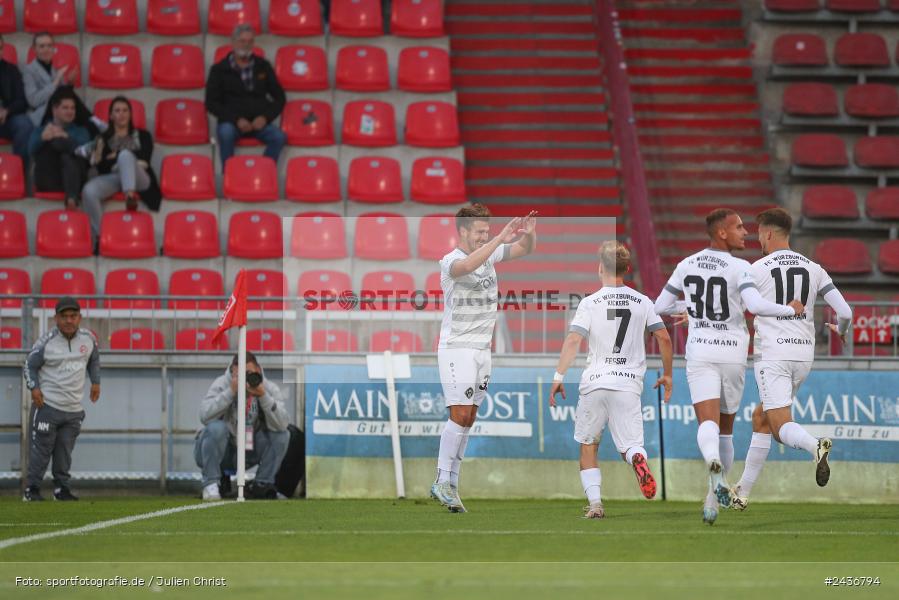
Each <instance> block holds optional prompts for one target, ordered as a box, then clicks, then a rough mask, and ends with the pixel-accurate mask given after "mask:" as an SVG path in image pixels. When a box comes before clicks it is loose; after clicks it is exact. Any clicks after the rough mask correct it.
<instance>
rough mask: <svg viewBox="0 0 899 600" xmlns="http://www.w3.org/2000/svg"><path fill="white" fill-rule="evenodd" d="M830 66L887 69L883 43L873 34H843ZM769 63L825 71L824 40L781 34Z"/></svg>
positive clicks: (838, 40)
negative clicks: (816, 68)
mask: <svg viewBox="0 0 899 600" xmlns="http://www.w3.org/2000/svg"><path fill="white" fill-rule="evenodd" d="M833 59H834V63H835V64H837V65H839V66H841V67H848V68H878V67H879V68H883V67H889V66H890V54H889V50H888V49H887V43H886V40H885V39H884V38H883V37H881V36H880V35H878V34H876V33H868V32H863V33H846V34H843V35H842V36H840V37H839V39H837V41H836V44H835V45H834V51H833ZM771 60H772V62H773V63H774V64H775V65H777V66H781V67H826V66H828V65H829V64H830V61H829V59H828V57H827V46H826V44H825V42H824V39H823V38H822V37H820V36H818V35H815V34H813V33H785V34H783V35H781V36H779V37H778V38H777V39H776V40H774V47H773V48H772V56H771Z"/></svg>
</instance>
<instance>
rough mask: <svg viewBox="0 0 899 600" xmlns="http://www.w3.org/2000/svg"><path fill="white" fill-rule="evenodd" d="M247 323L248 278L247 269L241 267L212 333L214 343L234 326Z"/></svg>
mask: <svg viewBox="0 0 899 600" xmlns="http://www.w3.org/2000/svg"><path fill="white" fill-rule="evenodd" d="M246 324H247V278H246V271H244V270H243V269H241V271H240V272H239V273H238V274H237V278H236V279H235V280H234V291H233V292H231V298H229V299H228V304H227V305H225V312H223V313H222V316H221V318H220V319H219V323H218V327H217V328H216V330H215V332H214V333H213V334H212V342H213V343H214V342H215V341H216V340H217V339H218V338H219V337H220V336H221V335H222V334H223V333H225V332H226V331H228V330H229V329H231V328H232V327H240V326H242V325H246Z"/></svg>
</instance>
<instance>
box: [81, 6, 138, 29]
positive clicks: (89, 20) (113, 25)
mask: <svg viewBox="0 0 899 600" xmlns="http://www.w3.org/2000/svg"><path fill="white" fill-rule="evenodd" d="M84 29H85V31H87V32H88V33H98V34H100V35H132V34H135V33H137V32H138V29H139V28H138V23H137V2H136V1H135V0H87V4H86V6H85V10H84Z"/></svg>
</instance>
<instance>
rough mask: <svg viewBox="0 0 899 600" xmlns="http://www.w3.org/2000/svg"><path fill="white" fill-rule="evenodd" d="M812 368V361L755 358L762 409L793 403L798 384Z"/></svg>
mask: <svg viewBox="0 0 899 600" xmlns="http://www.w3.org/2000/svg"><path fill="white" fill-rule="evenodd" d="M811 370H812V363H810V362H807V361H798V360H776V361H775V360H757V361H755V380H756V382H757V383H758V386H759V399H760V400H761V401H762V409H763V410H771V409H774V408H783V407H785V406H790V405H792V404H793V398H794V397H795V396H796V392H797V391H799V386H800V385H802V382H803V381H805V378H806V377H808V374H809V372H811Z"/></svg>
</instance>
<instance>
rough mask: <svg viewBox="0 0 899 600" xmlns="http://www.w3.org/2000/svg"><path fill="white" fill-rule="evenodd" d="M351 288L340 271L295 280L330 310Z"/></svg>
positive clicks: (301, 292)
mask: <svg viewBox="0 0 899 600" xmlns="http://www.w3.org/2000/svg"><path fill="white" fill-rule="evenodd" d="M0 289H2V288H0ZM352 289H353V284H352V282H351V281H350V276H349V275H347V274H346V273H343V272H341V271H329V270H314V271H304V272H303V274H302V275H300V279H299V280H298V281H297V295H298V296H299V297H301V298H307V299H308V300H307V305H310V306H313V305H314V306H316V307H318V308H319V309H321V308H322V307H325V306H327V308H330V309H332V310H333V309H340V308H342V307H341V305H340V304H339V303H338V302H337V301H336V300H337V298H339V297H340V296H341V294H344V293H349V292H351V291H352ZM313 301H314V304H312V303H313Z"/></svg>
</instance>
